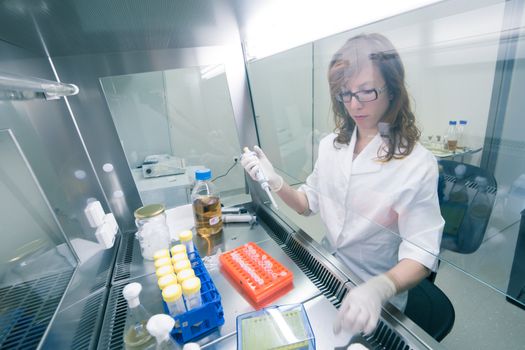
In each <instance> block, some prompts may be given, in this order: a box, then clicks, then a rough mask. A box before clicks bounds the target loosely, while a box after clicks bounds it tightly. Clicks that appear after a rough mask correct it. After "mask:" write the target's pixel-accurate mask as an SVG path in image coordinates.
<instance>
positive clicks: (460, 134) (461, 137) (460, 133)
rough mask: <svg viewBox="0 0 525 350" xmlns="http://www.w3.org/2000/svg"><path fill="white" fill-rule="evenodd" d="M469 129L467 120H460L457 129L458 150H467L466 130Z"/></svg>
mask: <svg viewBox="0 0 525 350" xmlns="http://www.w3.org/2000/svg"><path fill="white" fill-rule="evenodd" d="M466 128H467V121H466V120H460V121H459V124H458V127H457V139H458V145H457V147H458V148H463V149H466V143H465V130H466Z"/></svg>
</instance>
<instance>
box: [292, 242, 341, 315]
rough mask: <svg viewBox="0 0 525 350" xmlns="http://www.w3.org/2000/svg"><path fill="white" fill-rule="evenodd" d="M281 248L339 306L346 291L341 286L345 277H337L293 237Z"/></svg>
mask: <svg viewBox="0 0 525 350" xmlns="http://www.w3.org/2000/svg"><path fill="white" fill-rule="evenodd" d="M283 250H284V252H286V254H287V255H288V256H289V257H290V258H291V259H292V260H293V261H294V262H295V263H296V264H297V266H298V267H299V268H300V269H301V270H302V271H303V272H304V274H305V275H306V276H307V277H308V278H309V279H310V281H312V283H314V284H315V286H316V287H317V288H319V290H320V291H321V293H323V295H324V296H326V298H327V299H328V300H329V301H330V302H331V303H332V304H334V305H335V306H336V307H339V305H340V304H341V302H342V300H343V298H344V296H345V295H346V292H347V291H346V288H343V287H344V284H345V282H346V279H344V278H341V277H337V276H336V275H335V274H334V273H333V272H332V271H330V270H329V269H328V268H326V267H325V266H324V265H323V264H321V263H320V262H319V259H318V258H316V257H315V256H313V255H312V253H311V252H309V251H308V250H307V249H306V248H305V247H304V246H303V245H302V244H301V243H299V242H298V241H297V240H296V239H295V238H293V237H292V238H291V239H290V240H289V242H288V244H287V245H286V246H285V247H283Z"/></svg>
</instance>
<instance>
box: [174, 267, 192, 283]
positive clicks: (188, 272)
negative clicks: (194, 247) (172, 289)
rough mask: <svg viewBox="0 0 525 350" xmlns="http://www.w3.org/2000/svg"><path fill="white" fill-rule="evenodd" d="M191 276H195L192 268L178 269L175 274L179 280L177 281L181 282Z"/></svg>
mask: <svg viewBox="0 0 525 350" xmlns="http://www.w3.org/2000/svg"><path fill="white" fill-rule="evenodd" d="M191 277H195V271H193V269H184V270H181V271H179V273H178V274H177V279H178V280H179V283H182V282H184V281H186V280H187V279H188V278H191Z"/></svg>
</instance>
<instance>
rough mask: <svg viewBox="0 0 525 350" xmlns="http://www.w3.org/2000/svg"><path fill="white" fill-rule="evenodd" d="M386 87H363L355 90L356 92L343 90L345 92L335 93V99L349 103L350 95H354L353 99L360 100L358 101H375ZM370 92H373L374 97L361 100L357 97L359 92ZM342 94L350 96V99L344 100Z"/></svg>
mask: <svg viewBox="0 0 525 350" xmlns="http://www.w3.org/2000/svg"><path fill="white" fill-rule="evenodd" d="M386 89H387V86H386V85H385V86H383V87H382V88H379V89H376V88H373V89H365V90H359V91H356V92H352V91H345V92H340V93H338V94H337V95H335V99H336V100H337V101H339V102H342V103H350V102H352V97H355V99H356V100H357V101H358V102H360V103H363V102H364V103H366V102H372V101H375V100H377V99H378V98H379V95H381V94H382V93H383V92H384V91H385V90H386ZM370 92H375V94H376V95H375V97H374V98H373V99H371V100H367V101H362V100H361V99H360V98H359V95H358V94H359V93H370ZM343 96H350V99H349V100H348V101H345V99H344V97H343Z"/></svg>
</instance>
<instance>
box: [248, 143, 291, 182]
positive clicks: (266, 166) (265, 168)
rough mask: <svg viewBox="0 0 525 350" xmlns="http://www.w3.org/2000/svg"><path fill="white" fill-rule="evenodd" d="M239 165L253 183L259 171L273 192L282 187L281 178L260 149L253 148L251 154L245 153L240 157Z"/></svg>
mask: <svg viewBox="0 0 525 350" xmlns="http://www.w3.org/2000/svg"><path fill="white" fill-rule="evenodd" d="M241 164H242V166H243V167H244V169H245V170H246V172H248V174H250V177H251V178H252V179H254V180H255V181H258V179H257V175H256V173H257V171H258V170H261V171H262V173H263V174H264V176H265V177H266V179H267V180H268V185H270V189H271V190H272V191H273V192H277V191H279V190H280V189H281V188H282V187H283V183H284V180H283V178H282V177H281V176H280V175H278V174H277V173H276V172H275V169H274V168H273V166H272V163H270V161H269V160H268V158H267V157H266V155H265V154H264V152H263V151H262V149H260V148H259V147H258V146H254V147H253V152H245V153H243V155H242V157H241Z"/></svg>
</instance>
